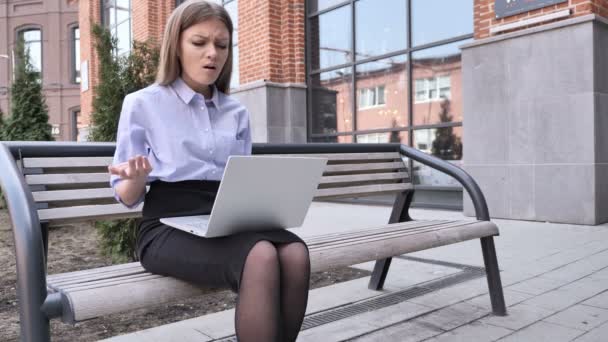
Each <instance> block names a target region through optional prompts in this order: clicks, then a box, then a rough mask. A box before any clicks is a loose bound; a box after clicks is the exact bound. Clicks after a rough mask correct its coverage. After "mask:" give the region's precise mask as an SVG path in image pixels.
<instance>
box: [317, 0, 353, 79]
mask: <svg viewBox="0 0 608 342" xmlns="http://www.w3.org/2000/svg"><path fill="white" fill-rule="evenodd" d="M351 22H352V21H351V7H350V6H344V7H340V8H338V9H335V10H333V11H331V12H327V13H323V14H321V15H320V16H318V17H315V18H314V19H312V22H311V28H310V32H311V34H312V37H310V38H311V43H312V45H313V47H312V60H311V66H312V69H313V70H316V69H324V68H328V67H332V66H335V65H340V64H344V63H347V62H350V61H352V59H353V58H352V43H351V42H352V27H351V26H352V25H351Z"/></svg>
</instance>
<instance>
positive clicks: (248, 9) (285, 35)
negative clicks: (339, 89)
mask: <svg viewBox="0 0 608 342" xmlns="http://www.w3.org/2000/svg"><path fill="white" fill-rule="evenodd" d="M304 1H305V0H239V50H240V53H239V58H240V65H239V69H240V75H239V76H240V81H241V86H240V87H239V89H237V90H235V91H233V94H234V95H235V96H236V97H237V98H238V99H239V100H240V101H241V102H242V103H243V104H244V105H245V106H246V107H247V108H248V109H249V112H250V113H251V124H252V133H253V140H254V141H255V142H275V143H287V142H294V143H302V142H306V139H307V137H306V74H305V73H306V70H305V61H304V45H305V37H304V35H305V33H304V23H305V20H306V19H305V7H304Z"/></svg>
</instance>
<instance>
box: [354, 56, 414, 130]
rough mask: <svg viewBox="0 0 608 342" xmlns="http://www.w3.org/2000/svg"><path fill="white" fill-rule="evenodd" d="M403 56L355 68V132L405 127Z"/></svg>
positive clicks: (405, 65) (404, 68)
mask: <svg viewBox="0 0 608 342" xmlns="http://www.w3.org/2000/svg"><path fill="white" fill-rule="evenodd" d="M406 61H407V58H406V56H405V55H401V56H395V57H391V58H386V59H381V60H378V61H375V62H369V63H365V64H360V65H357V66H356V70H357V130H358V131H364V130H370V129H383V128H395V127H405V126H407V119H408V115H407V101H408V96H407V94H408V91H407V64H406Z"/></svg>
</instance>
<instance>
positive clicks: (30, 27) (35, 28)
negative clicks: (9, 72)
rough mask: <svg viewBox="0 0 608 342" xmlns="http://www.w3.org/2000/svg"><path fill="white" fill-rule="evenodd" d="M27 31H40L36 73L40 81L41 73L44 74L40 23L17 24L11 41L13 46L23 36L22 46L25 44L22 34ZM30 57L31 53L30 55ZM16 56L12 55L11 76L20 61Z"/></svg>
mask: <svg viewBox="0 0 608 342" xmlns="http://www.w3.org/2000/svg"><path fill="white" fill-rule="evenodd" d="M29 31H40V41H39V42H40V70H38V71H37V72H38V75H39V79H40V81H42V78H43V75H44V44H43V42H44V30H43V29H42V25H38V24H26V25H22V26H19V27H17V28H16V29H15V36H14V37H15V40H14V42H13V46H16V45H17V42H18V41H19V40H20V39H22V38H23V43H24V45H23V46H24V48H25V47H26V46H27V43H26V42H25V37H24V34H25V33H26V32H29ZM34 42H38V41H34ZM30 57H31V55H30ZM16 58H17V56H14V60H13V76H14V73H15V66H16V65H17V64H18V63H20V61H18V60H16Z"/></svg>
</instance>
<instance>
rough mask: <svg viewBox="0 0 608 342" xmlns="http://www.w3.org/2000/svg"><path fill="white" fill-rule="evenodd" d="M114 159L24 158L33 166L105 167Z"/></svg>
mask: <svg viewBox="0 0 608 342" xmlns="http://www.w3.org/2000/svg"><path fill="white" fill-rule="evenodd" d="M112 161H113V157H69V158H23V165H25V167H32V168H33V167H40V168H67V167H105V166H108V165H110V164H112Z"/></svg>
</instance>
